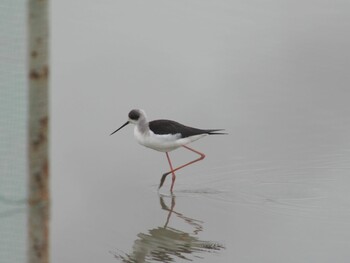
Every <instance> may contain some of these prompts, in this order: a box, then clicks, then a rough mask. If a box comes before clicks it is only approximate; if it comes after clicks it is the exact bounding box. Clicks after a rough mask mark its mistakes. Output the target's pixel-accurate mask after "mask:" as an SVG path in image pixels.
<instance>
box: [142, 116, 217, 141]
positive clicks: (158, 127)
mask: <svg viewBox="0 0 350 263" xmlns="http://www.w3.org/2000/svg"><path fill="white" fill-rule="evenodd" d="M149 128H150V130H151V131H153V132H154V133H155V134H181V137H182V138H186V137H189V136H194V135H199V134H215V133H213V132H215V131H220V130H221V129H215V130H202V129H197V128H192V127H188V126H185V125H183V124H181V123H178V122H176V121H171V120H155V121H151V122H149Z"/></svg>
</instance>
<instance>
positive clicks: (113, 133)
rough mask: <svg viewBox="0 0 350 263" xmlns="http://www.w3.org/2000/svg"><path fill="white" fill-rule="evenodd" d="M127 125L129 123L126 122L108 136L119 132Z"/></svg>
mask: <svg viewBox="0 0 350 263" xmlns="http://www.w3.org/2000/svg"><path fill="white" fill-rule="evenodd" d="M128 124H129V121H127V122H126V123H124V124H123V125H122V126H121V127H120V128H118V129H117V130H115V131H114V132H112V133H111V134H110V135H109V136H111V135H113V134H115V133H116V132H117V131H119V130H120V129H121V128H124V127H125V126H126V125H128Z"/></svg>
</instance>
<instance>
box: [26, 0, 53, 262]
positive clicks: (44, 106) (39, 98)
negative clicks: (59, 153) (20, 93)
mask: <svg viewBox="0 0 350 263" xmlns="http://www.w3.org/2000/svg"><path fill="white" fill-rule="evenodd" d="M28 26H29V27H28V40H29V47H28V70H29V73H28V78H29V80H28V85H29V88H28V98H29V109H28V114H29V116H28V127H29V133H28V144H29V145H28V151H29V152H28V166H29V167H28V171H29V182H28V183H29V187H28V188H29V189H28V195H29V205H28V209H29V211H28V213H29V218H28V231H29V233H28V239H29V240H28V245H29V248H28V263H48V262H49V253H48V251H49V162H48V135H49V133H48V123H49V118H48V83H49V82H48V79H49V61H48V37H49V35H48V28H49V27H48V0H28Z"/></svg>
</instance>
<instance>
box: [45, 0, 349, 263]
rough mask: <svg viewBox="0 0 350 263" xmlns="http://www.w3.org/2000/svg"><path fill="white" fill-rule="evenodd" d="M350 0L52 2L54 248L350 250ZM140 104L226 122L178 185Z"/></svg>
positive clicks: (188, 119) (248, 253)
mask: <svg viewBox="0 0 350 263" xmlns="http://www.w3.org/2000/svg"><path fill="white" fill-rule="evenodd" d="M78 3H79V4H78ZM347 7H349V4H348V3H345V2H342V1H335V2H332V4H331V3H328V2H326V1H323V2H322V1H321V2H319V1H317V2H316V1H306V2H303V3H295V2H294V1H287V2H283V5H282V4H281V2H280V1H272V2H271V1H270V2H269V3H265V4H264V5H262V4H261V3H260V2H250V3H246V2H232V1H216V2H215V3H214V2H211V1H191V2H186V1H176V2H166V1H165V2H164V1H147V3H146V2H143V1H103V2H98V3H97V2H86V1H84V2H83V1H76V2H74V3H72V2H71V1H53V3H52V16H53V21H52V63H53V73H52V92H51V94H52V98H51V101H52V105H53V106H52V116H53V119H52V127H51V130H52V138H53V142H52V150H51V157H52V193H53V200H52V204H53V208H52V246H51V247H52V259H53V262H86V263H89V262H188V261H190V260H191V261H193V262H318V263H322V262H347V260H348V259H349V258H350V251H349V249H348V247H349V240H350V194H349V190H348V185H349V184H350V177H349V174H350V165H349V163H350V136H349V134H350V118H349V116H350V105H349V99H350V89H349V84H350V78H349V74H348V69H349V68H350V67H349V66H350V59H349V53H348V50H347V47H348V46H349V44H350V43H349V42H350V40H349V37H348V36H347V35H348V34H342V33H341V32H345V31H346V25H349V18H348V16H346V12H345V11H344V10H346V8H347ZM63 14H64V15H63ZM132 108H143V109H144V110H145V111H146V112H147V114H148V116H149V118H150V119H151V120H152V119H158V118H169V119H174V120H177V121H179V122H181V123H184V124H187V125H192V126H195V127H199V128H225V129H226V131H227V132H228V133H229V135H226V136H208V137H206V138H203V139H201V140H199V141H197V142H194V143H193V144H191V147H193V148H195V149H197V150H199V151H201V152H204V153H205V154H206V158H205V159H204V160H203V161H201V162H198V163H196V164H194V165H192V166H189V167H186V168H184V169H183V170H181V171H178V172H177V180H176V184H175V189H174V195H173V196H171V195H170V193H169V187H170V178H167V180H166V182H165V185H164V186H163V187H162V188H161V189H160V191H159V192H158V191H157V187H158V184H159V180H160V177H161V175H162V174H163V173H164V172H166V171H168V169H169V167H168V164H167V160H166V157H165V154H164V153H159V152H155V151H152V150H150V149H146V148H144V147H142V146H140V145H138V144H137V143H136V142H135V140H134V138H133V131H132V127H128V126H127V127H125V128H124V129H123V130H121V131H119V132H118V133H117V134H115V135H113V136H109V134H110V132H112V131H113V130H115V129H116V128H118V127H119V126H120V125H122V124H123V123H124V122H125V121H126V118H127V113H128V112H129V110H130V109H132ZM170 156H171V158H172V161H173V164H174V165H181V164H183V163H185V162H187V161H190V160H192V159H193V158H196V157H197V156H194V155H193V153H191V152H189V151H187V150H185V149H178V150H176V151H174V152H171V153H170Z"/></svg>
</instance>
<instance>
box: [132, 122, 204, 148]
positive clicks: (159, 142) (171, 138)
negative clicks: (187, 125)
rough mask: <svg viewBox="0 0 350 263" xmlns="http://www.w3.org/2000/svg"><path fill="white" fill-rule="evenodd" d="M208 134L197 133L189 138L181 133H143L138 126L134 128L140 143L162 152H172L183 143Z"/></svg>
mask: <svg viewBox="0 0 350 263" xmlns="http://www.w3.org/2000/svg"><path fill="white" fill-rule="evenodd" d="M205 135H206V134H200V135H195V136H191V137H187V138H181V135H180V134H162V135H159V134H154V133H153V132H152V131H149V132H147V133H141V132H140V131H139V130H138V129H137V127H135V130H134V136H135V138H136V140H137V141H138V143H140V144H141V145H143V146H146V147H148V148H151V149H153V150H156V151H160V152H170V151H173V150H175V149H177V148H179V147H181V146H182V145H185V144H188V143H190V142H193V141H195V140H198V139H200V138H202V137H203V136H205Z"/></svg>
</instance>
